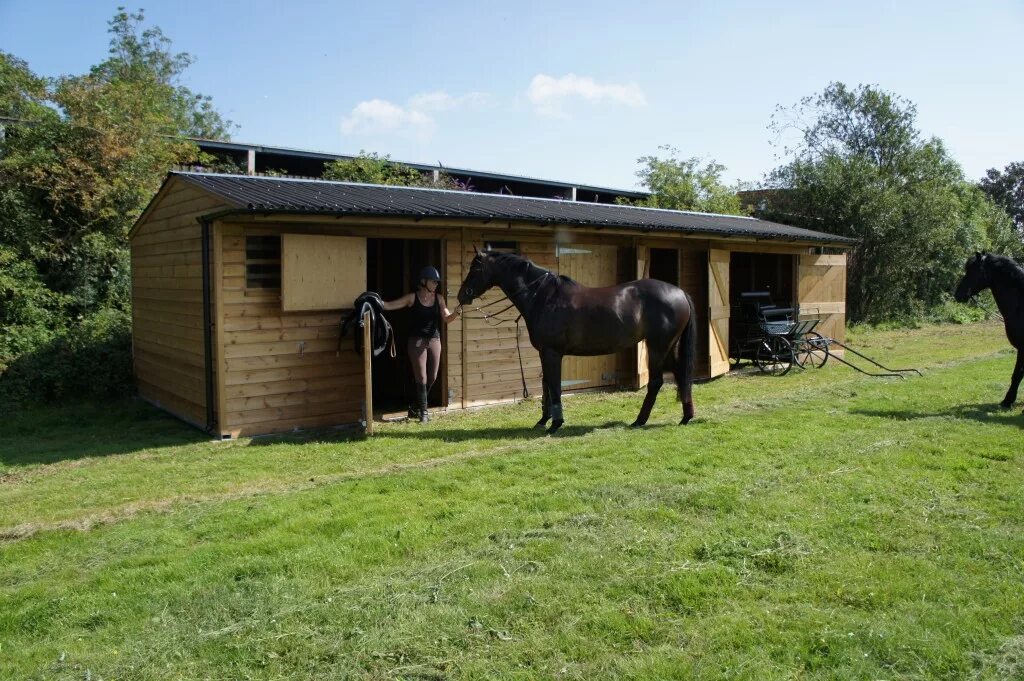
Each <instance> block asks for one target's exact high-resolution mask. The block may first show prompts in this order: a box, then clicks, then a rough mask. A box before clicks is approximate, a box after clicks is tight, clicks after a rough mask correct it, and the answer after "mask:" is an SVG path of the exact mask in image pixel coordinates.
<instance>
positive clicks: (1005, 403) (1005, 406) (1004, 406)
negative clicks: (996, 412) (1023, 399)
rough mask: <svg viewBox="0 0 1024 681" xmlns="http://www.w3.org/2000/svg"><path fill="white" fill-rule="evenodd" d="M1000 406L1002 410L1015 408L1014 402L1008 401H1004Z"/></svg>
mask: <svg viewBox="0 0 1024 681" xmlns="http://www.w3.org/2000/svg"><path fill="white" fill-rule="evenodd" d="M999 406H1000V407H1001V408H1002V409H1009V408H1010V407H1012V406H1013V402H1007V401H1006V400H1003V401H1002V402H1000V403H999Z"/></svg>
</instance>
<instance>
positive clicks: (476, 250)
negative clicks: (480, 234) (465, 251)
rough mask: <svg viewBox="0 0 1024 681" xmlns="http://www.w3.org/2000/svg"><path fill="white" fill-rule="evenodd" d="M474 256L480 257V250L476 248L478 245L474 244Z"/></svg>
mask: <svg viewBox="0 0 1024 681" xmlns="http://www.w3.org/2000/svg"><path fill="white" fill-rule="evenodd" d="M473 254H474V255H480V249H479V248H477V247H476V244H473Z"/></svg>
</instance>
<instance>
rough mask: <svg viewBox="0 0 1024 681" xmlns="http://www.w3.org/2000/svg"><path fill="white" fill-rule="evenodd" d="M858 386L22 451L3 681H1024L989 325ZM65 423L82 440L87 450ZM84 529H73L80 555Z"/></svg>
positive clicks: (53, 432) (117, 414) (175, 434)
mask: <svg viewBox="0 0 1024 681" xmlns="http://www.w3.org/2000/svg"><path fill="white" fill-rule="evenodd" d="M851 336H852V338H851V342H854V343H855V344H857V346H858V347H863V348H866V349H867V350H868V354H876V355H878V356H880V357H883V358H884V359H885V360H886V362H887V363H891V364H892V365H908V366H913V365H917V366H920V367H922V368H923V369H925V376H924V377H923V378H914V379H910V380H906V381H894V380H891V379H871V378H867V377H862V376H860V375H858V374H855V373H854V372H852V371H850V370H848V369H845V368H842V367H832V366H830V367H827V368H826V369H824V370H819V371H807V372H802V373H797V374H794V375H791V376H786V377H782V378H766V377H761V376H756V375H746V376H730V377H728V378H726V379H723V380H717V381H714V382H711V383H709V384H706V385H701V386H698V387H697V388H696V392H695V396H696V399H697V404H698V410H699V420H698V421H696V422H694V423H693V424H691V425H690V426H687V427H685V428H680V427H677V426H675V425H674V424H675V422H676V421H677V420H678V412H679V406H678V404H677V403H676V402H674V401H673V399H672V398H671V395H670V393H669V391H668V390H666V391H665V393H664V394H663V395H662V398H661V401H660V403H659V405H658V406H657V408H656V410H655V414H654V416H653V417H652V425H651V426H649V427H648V428H646V429H643V430H640V431H634V430H629V429H628V428H625V427H624V424H625V423H628V422H629V421H631V420H632V418H633V417H634V416H635V412H636V410H637V409H638V408H639V402H640V395H639V394H629V393H614V394H600V395H584V396H577V397H573V398H571V399H569V400H567V402H566V414H567V418H568V425H567V426H566V427H565V428H564V429H563V430H564V432H563V433H562V434H560V435H558V436H555V437H545V436H541V435H538V434H537V433H535V432H534V431H532V430H529V429H528V428H527V427H526V426H528V425H529V424H530V423H532V422H533V420H535V418H536V412H537V406H536V404H525V405H518V406H513V407H503V408H498V409H490V410H484V411H479V412H473V413H466V414H457V415H449V416H446V417H444V418H441V419H438V420H437V421H436V422H435V423H433V424H431V425H430V426H428V427H420V426H418V425H414V424H388V425H385V426H384V427H382V429H381V431H382V432H381V434H380V435H378V436H375V437H374V438H372V439H370V440H363V439H361V438H358V437H354V436H353V435H352V434H349V433H345V432H325V433H319V434H317V435H314V436H306V437H303V438H301V439H290V438H262V439H256V440H242V441H239V442H232V443H212V442H207V441H203V440H202V439H200V438H198V437H197V436H196V433H195V431H193V430H191V429H189V428H187V427H185V426H181V425H179V424H177V423H176V422H174V421H172V420H170V419H166V418H164V417H162V416H160V415H159V414H157V413H155V412H154V411H152V410H150V409H149V408H148V407H144V406H140V405H137V404H131V403H128V404H115V405H103V406H101V407H79V408H74V409H67V410H63V411H60V412H48V413H42V412H36V413H31V414H20V415H11V416H9V417H7V418H6V419H5V421H4V423H3V424H2V425H0V532H3V533H4V536H6V537H7V539H6V540H5V541H4V543H3V544H0V678H7V677H10V678H54V679H81V678H85V677H86V676H87V675H88V676H89V677H90V678H93V679H96V678H121V679H135V678H147V679H148V678H153V679H178V678H185V679H191V678H214V679H236V678H260V679H277V678H408V679H413V678H437V679H440V678H524V679H525V678H580V679H591V678H649V679H656V678H751V679H755V678H756V679H761V678H986V679H987V678H991V679H1002V678H1015V677H1020V676H1021V675H1024V574H1022V573H1024V532H1022V529H1024V527H1022V525H1024V496H1022V494H1021V492H1020V490H1021V487H1022V482H1024V467H1022V461H1021V454H1020V449H1021V446H1020V445H1021V441H1022V434H1024V430H1022V429H1024V416H1022V415H1021V414H1020V412H1019V406H1018V408H1017V409H1015V410H1012V411H1009V412H1006V411H1002V410H999V409H998V408H997V406H996V404H997V402H998V400H999V399H1001V398H1002V395H1003V392H1004V391H1005V388H1006V382H1007V380H1008V377H1009V373H1010V370H1011V367H1012V361H1013V360H1012V355H1011V354H1010V353H1009V351H1008V346H1007V345H1006V341H1005V338H1004V337H1002V336H1001V330H1000V328H999V327H997V326H993V325H976V326H965V327H956V326H949V327H929V328H925V329H920V330H915V331H887V332H877V331H870V330H865V331H858V332H855V333H853V334H851ZM69 421H70V423H69ZM62 528H63V529H62Z"/></svg>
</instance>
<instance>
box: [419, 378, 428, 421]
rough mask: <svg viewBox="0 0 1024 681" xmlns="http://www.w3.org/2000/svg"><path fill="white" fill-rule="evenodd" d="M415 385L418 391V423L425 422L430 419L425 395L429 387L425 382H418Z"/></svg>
mask: <svg viewBox="0 0 1024 681" xmlns="http://www.w3.org/2000/svg"><path fill="white" fill-rule="evenodd" d="M417 387H418V388H419V392H420V395H419V397H420V423H427V422H428V421H430V410H429V409H427V396H428V395H429V390H430V388H429V386H428V385H427V384H426V383H420V384H419V386H417Z"/></svg>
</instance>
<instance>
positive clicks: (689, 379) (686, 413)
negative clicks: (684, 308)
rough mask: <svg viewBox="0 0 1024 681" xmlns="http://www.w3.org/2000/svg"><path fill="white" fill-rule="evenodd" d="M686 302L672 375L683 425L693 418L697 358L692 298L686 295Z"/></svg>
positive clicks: (695, 326)
mask: <svg viewBox="0 0 1024 681" xmlns="http://www.w3.org/2000/svg"><path fill="white" fill-rule="evenodd" d="M685 295H686V302H687V304H688V305H689V306H690V319H689V321H688V322H686V328H684V329H683V335H682V336H680V338H679V342H678V343H677V344H676V361H675V367H674V368H673V370H672V373H673V374H675V377H676V392H678V393H679V401H680V402H682V403H683V421H682V422H683V423H686V422H688V421H689V420H690V419H692V418H693V414H694V411H693V372H694V368H693V367H694V361H695V360H696V358H697V320H696V319H695V317H696V308H695V307H694V305H693V298H691V297H690V294H689V293H686V294H685Z"/></svg>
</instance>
